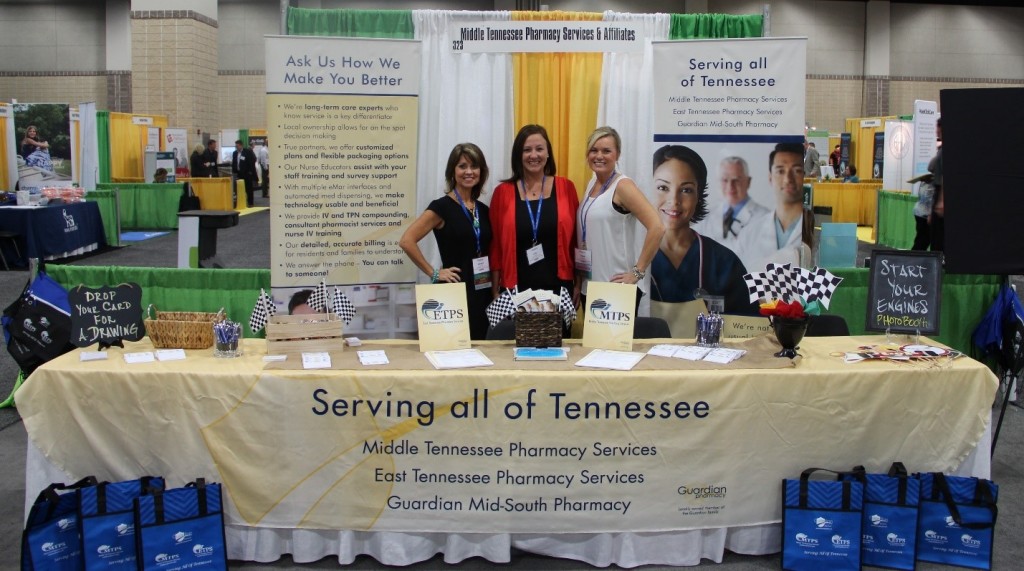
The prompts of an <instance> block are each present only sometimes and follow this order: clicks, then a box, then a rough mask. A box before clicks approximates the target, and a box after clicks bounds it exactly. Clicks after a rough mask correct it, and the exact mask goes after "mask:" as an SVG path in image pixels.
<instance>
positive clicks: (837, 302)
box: [828, 268, 1003, 354]
mask: <svg viewBox="0 0 1024 571" xmlns="http://www.w3.org/2000/svg"><path fill="white" fill-rule="evenodd" d="M829 271H831V272H832V273H833V274H835V275H836V276H838V277H841V278H843V283H841V284H839V287H838V288H836V292H835V294H834V295H833V296H832V302H831V304H830V305H829V311H828V312H829V313H832V314H836V315H842V316H843V317H844V318H845V319H846V324H847V325H848V326H849V328H850V334H851V335H876V334H878V333H877V332H874V331H867V330H866V329H865V326H864V323H865V321H866V319H867V301H868V281H869V279H870V275H871V273H870V272H871V270H868V269H866V268H850V269H842V270H840V269H833V270H829ZM1002 283H1003V278H1002V277H1000V276H994V275H954V274H945V275H944V276H943V277H942V297H941V300H942V301H941V304H942V311H941V313H940V314H939V334H938V335H933V336H932V337H933V338H934V339H936V340H937V341H939V342H941V343H945V344H946V345H948V346H950V347H953V348H954V349H958V350H960V351H963V352H964V353H968V354H970V351H971V333H973V332H974V328H975V327H977V326H978V323H979V322H980V321H981V318H982V317H984V316H985V312H986V311H988V308H989V306H991V305H992V302H993V301H995V299H996V294H998V293H999V287H1000V286H1001V285H1002Z"/></svg>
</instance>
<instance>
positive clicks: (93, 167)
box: [78, 103, 100, 191]
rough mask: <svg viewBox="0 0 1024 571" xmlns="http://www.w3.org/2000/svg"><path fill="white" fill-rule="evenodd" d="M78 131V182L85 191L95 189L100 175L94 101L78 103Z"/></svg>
mask: <svg viewBox="0 0 1024 571" xmlns="http://www.w3.org/2000/svg"><path fill="white" fill-rule="evenodd" d="M78 132H79V135H80V136H81V142H80V144H81V145H82V148H81V154H80V155H79V156H81V157H82V162H81V164H80V165H79V167H78V169H79V170H78V184H80V185H81V186H82V188H84V189H85V190H86V191H89V190H96V182H97V181H98V180H99V176H100V151H99V143H98V141H97V133H96V104H95V103H79V104H78Z"/></svg>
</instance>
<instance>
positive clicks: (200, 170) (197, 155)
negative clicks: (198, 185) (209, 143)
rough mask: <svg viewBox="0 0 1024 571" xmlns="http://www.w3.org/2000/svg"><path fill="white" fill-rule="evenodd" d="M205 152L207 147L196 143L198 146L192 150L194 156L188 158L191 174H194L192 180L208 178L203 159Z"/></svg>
mask: <svg viewBox="0 0 1024 571" xmlns="http://www.w3.org/2000/svg"><path fill="white" fill-rule="evenodd" d="M205 150H206V147H204V146H203V144H202V143H196V146H195V147H193V148H192V156H190V157H189V158H188V165H189V172H190V173H191V174H192V178H200V177H205V176H207V170H206V164H205V159H204V158H203V152H204V151H205Z"/></svg>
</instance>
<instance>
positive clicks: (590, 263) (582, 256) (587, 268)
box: [576, 248, 594, 279]
mask: <svg viewBox="0 0 1024 571" xmlns="http://www.w3.org/2000/svg"><path fill="white" fill-rule="evenodd" d="M593 267H594V257H593V253H592V252H591V251H590V250H584V249H583V248H576V271H577V272H580V273H581V274H583V277H585V278H587V279H590V278H591V274H590V272H591V269H592V268H593Z"/></svg>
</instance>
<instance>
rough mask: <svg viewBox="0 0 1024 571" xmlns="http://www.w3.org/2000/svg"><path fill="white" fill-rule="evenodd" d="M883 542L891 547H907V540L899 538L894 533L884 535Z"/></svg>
mask: <svg viewBox="0 0 1024 571" xmlns="http://www.w3.org/2000/svg"><path fill="white" fill-rule="evenodd" d="M885 541H886V543H888V544H889V545H890V546H892V547H906V546H907V538H905V537H900V536H899V535H898V534H896V533H889V534H886V536H885Z"/></svg>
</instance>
